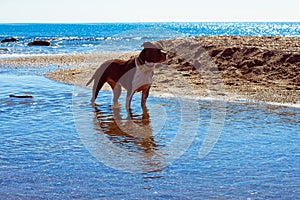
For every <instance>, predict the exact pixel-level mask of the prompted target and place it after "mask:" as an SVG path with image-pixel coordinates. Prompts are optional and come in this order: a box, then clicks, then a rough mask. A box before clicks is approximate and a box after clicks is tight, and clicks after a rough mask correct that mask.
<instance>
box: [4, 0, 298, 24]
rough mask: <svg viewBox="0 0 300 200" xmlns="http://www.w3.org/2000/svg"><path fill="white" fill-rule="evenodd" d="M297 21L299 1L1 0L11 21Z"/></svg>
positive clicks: (5, 18) (5, 21)
mask: <svg viewBox="0 0 300 200" xmlns="http://www.w3.org/2000/svg"><path fill="white" fill-rule="evenodd" d="M178 21H179V22H207V21H210V22H211V21H212V22H237V21H239V22H245V21H251V22H253V21H276V22H277V21H289V22H291V21H296V22H300V0H143V1H142V0H106V1H103V0H2V1H1V12H0V23H12V22H25V23H28V22H54V23H55V22H178Z"/></svg>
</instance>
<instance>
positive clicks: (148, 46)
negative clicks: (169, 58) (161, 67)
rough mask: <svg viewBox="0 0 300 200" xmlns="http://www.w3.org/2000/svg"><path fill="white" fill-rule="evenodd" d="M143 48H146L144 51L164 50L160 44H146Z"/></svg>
mask: <svg viewBox="0 0 300 200" xmlns="http://www.w3.org/2000/svg"><path fill="white" fill-rule="evenodd" d="M142 47H144V49H159V50H162V49H163V48H162V45H161V43H160V42H144V43H143V44H142Z"/></svg>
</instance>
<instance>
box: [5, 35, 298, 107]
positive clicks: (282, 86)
mask: <svg viewBox="0 0 300 200" xmlns="http://www.w3.org/2000/svg"><path fill="white" fill-rule="evenodd" d="M161 42H162V44H163V46H164V47H165V49H166V50H167V51H168V59H167V61H166V62H165V63H164V64H163V65H161V66H158V67H157V69H156V70H155V75H154V83H153V87H152V89H151V91H150V93H151V94H152V95H157V96H163V95H175V96H181V97H190V98H220V99H225V100H239V99H247V100H255V101H265V102H275V103H280V104H287V105H292V106H299V105H300V39H299V38H290V37H236V36H211V37H199V38H193V39H191V38H186V39H175V40H168V41H161ZM137 54H138V52H130V53H128V52H125V53H124V52H117V53H91V54H76V55H49V56H28V57H22V58H5V59H1V60H0V66H4V65H5V66H8V67H19V66H26V67H31V66H34V67H43V66H49V65H57V71H56V72H53V73H50V74H47V75H46V77H48V78H51V79H53V80H56V81H60V82H64V83H68V84H74V85H79V86H85V83H86V82H87V81H88V80H89V78H90V77H91V76H92V75H93V73H94V71H95V70H96V69H97V68H98V67H99V65H100V64H101V63H102V62H104V61H105V60H109V59H113V58H119V59H129V58H130V57H131V56H135V55H137ZM61 66H69V67H70V68H69V69H64V70H60V67H61Z"/></svg>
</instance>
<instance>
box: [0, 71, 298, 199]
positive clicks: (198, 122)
mask: <svg viewBox="0 0 300 200" xmlns="http://www.w3.org/2000/svg"><path fill="white" fill-rule="evenodd" d="M18 71H19V72H18V73H16V72H14V71H2V72H1V73H0V105H1V107H0V116H1V121H0V126H1V134H0V198H1V199H7V198H8V199H39V198H49V199H75V198H80V199H92V198H101V197H102V198H107V199H141V198H149V199H197V198H200V199H207V198H211V199H247V198H251V199H273V198H275V199H297V198H299V195H300V189H299V186H300V162H299V160H300V147H299V144H300V135H299V133H300V128H299V121H300V109H299V108H289V107H280V106H271V105H268V104H258V103H257V104H255V103H247V102H236V103H224V102H219V103H215V102H210V101H198V102H197V104H195V102H185V101H181V100H179V99H177V98H156V97H149V100H148V102H147V104H148V113H147V112H144V115H143V111H142V110H141V109H140V108H139V97H138V95H136V96H135V99H134V100H133V102H132V106H133V116H132V117H131V118H128V116H127V113H126V112H125V111H124V109H123V107H124V96H122V97H121V99H120V103H121V109H120V110H119V109H117V108H112V107H111V106H110V104H111V94H110V92H102V93H101V97H102V98H101V99H99V102H100V103H101V106H99V107H98V109H97V110H96V111H95V110H94V109H92V108H91V107H90V106H89V105H88V100H89V95H90V91H89V90H86V89H82V88H79V87H75V88H74V87H73V86H70V85H64V84H61V83H57V82H54V81H51V80H48V79H46V78H44V77H42V76H39V73H40V72H39V73H37V71H38V70H37V71H31V72H28V71H26V70H25V71H23V72H22V70H21V71H20V70H18ZM9 94H16V95H18V94H29V95H32V96H34V98H33V99H13V98H9ZM216 105H222V106H220V107H218V106H216ZM224 105H226V107H224ZM122 106H123V107H122ZM214 112H217V113H222V112H226V116H225V119H224V123H223V124H222V127H223V129H222V132H221V134H220V135H219V137H218V138H214V139H217V141H216V143H215V145H214V146H213V148H212V150H211V151H210V152H209V154H208V155H206V156H205V157H204V158H199V149H200V148H201V147H202V146H203V145H204V141H205V140H204V138H205V137H206V136H207V133H208V130H209V128H210V127H211V125H212V121H214V119H213V117H212V116H213V115H214V114H213V113H214ZM220 116H222V115H220ZM220 122H223V121H222V119H221V120H220ZM213 125H215V127H217V126H218V125H217V124H213ZM128 127H131V129H126V128H128ZM132 130H133V131H132ZM136 130H139V132H138V134H136V132H135V131H136ZM124 133H125V134H124ZM141 135H142V136H141Z"/></svg>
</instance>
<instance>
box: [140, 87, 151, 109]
mask: <svg viewBox="0 0 300 200" xmlns="http://www.w3.org/2000/svg"><path fill="white" fill-rule="evenodd" d="M149 91H150V87H148V88H147V89H145V90H143V91H142V100H141V106H142V108H143V109H145V108H146V101H147V98H148V96H149Z"/></svg>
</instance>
